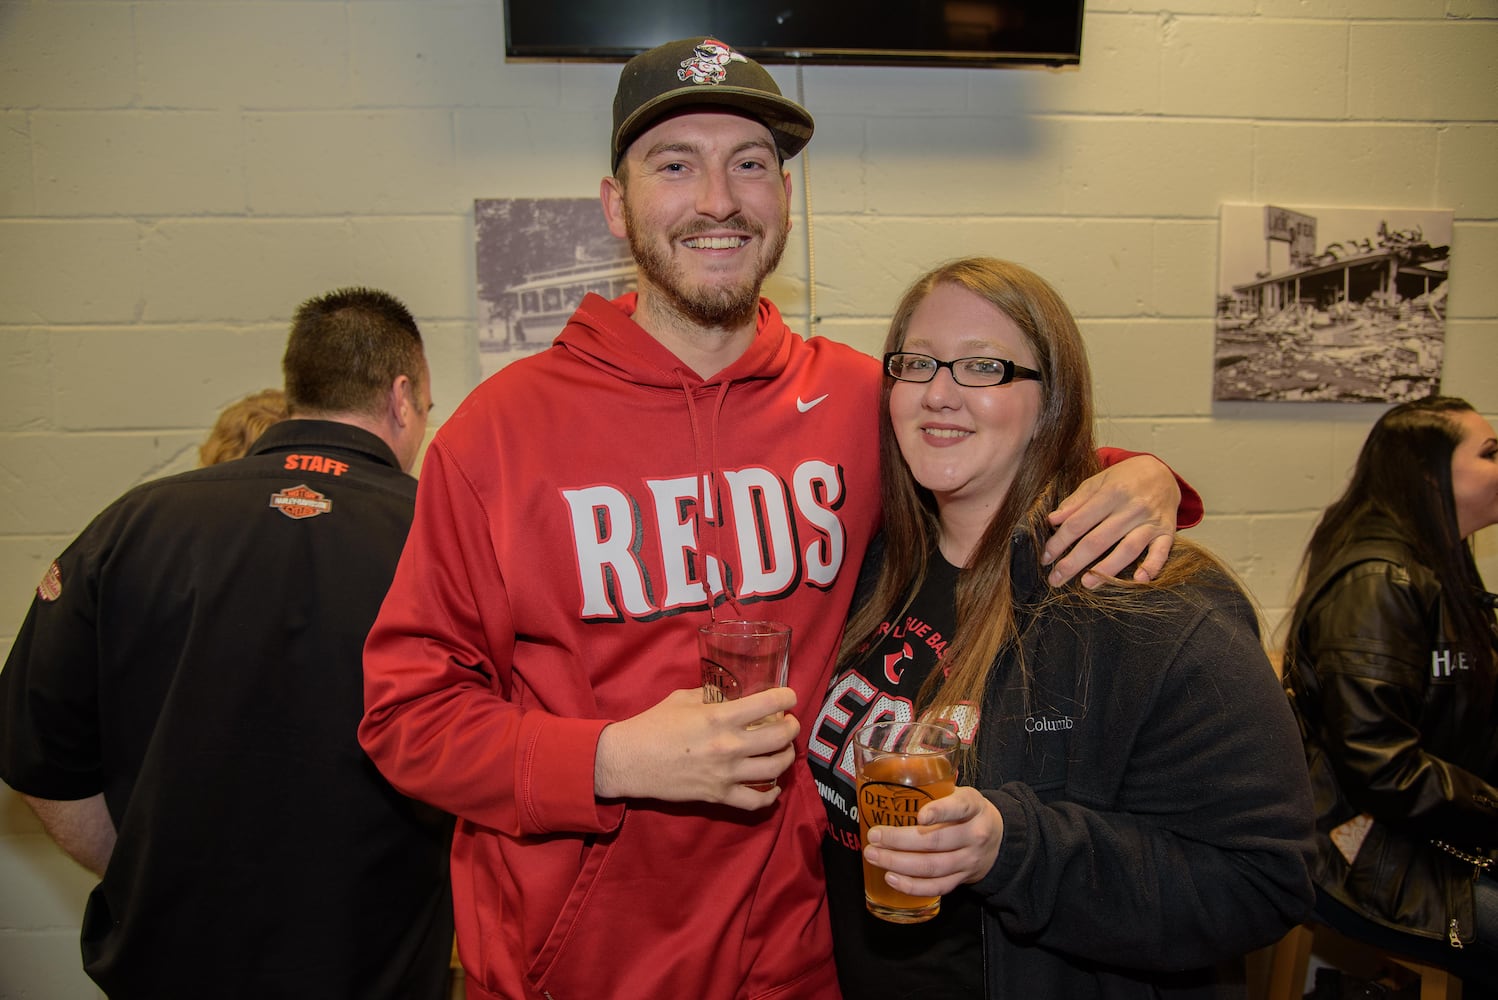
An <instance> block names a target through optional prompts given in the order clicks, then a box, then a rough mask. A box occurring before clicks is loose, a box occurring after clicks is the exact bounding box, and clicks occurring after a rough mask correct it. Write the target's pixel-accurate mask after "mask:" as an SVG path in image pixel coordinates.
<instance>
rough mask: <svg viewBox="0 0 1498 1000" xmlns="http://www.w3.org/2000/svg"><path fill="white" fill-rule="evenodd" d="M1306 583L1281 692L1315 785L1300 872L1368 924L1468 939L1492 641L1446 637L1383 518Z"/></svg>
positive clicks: (1487, 807)
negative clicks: (1311, 857) (1309, 862)
mask: <svg viewBox="0 0 1498 1000" xmlns="http://www.w3.org/2000/svg"><path fill="white" fill-rule="evenodd" d="M1307 588H1308V589H1309V590H1310V591H1311V592H1312V593H1313V594H1314V595H1315V596H1314V598H1313V599H1312V600H1311V602H1310V603H1309V605H1308V606H1307V610H1306V612H1305V613H1304V614H1303V615H1300V616H1297V617H1296V618H1295V620H1294V621H1292V623H1291V635H1292V636H1294V638H1295V643H1294V648H1295V653H1294V662H1292V663H1288V664H1286V669H1285V688H1286V690H1287V692H1288V693H1289V696H1290V701H1291V705H1292V708H1293V709H1294V711H1295V714H1296V715H1297V716H1298V718H1299V721H1300V725H1301V731H1302V737H1303V739H1304V741H1305V747H1306V760H1307V763H1308V765H1309V768H1310V773H1311V784H1312V792H1313V795H1314V797H1315V805H1316V842H1317V857H1316V862H1315V866H1314V870H1313V878H1314V880H1315V882H1316V884H1317V886H1319V887H1320V888H1321V889H1322V890H1323V891H1324V892H1326V893H1327V894H1328V895H1330V896H1332V897H1333V898H1335V899H1337V900H1338V901H1340V902H1341V903H1343V904H1345V905H1346V906H1348V907H1351V908H1352V909H1353V910H1355V911H1356V912H1358V913H1360V914H1362V915H1363V916H1364V917H1366V918H1367V919H1369V920H1371V921H1374V922H1376V923H1379V924H1383V925H1385V926H1388V927H1392V928H1395V929H1398V930H1401V931H1405V932H1407V933H1410V934H1415V935H1419V936H1422V937H1431V938H1440V937H1445V938H1447V939H1448V940H1450V941H1451V942H1452V943H1453V944H1456V943H1457V942H1463V943H1465V942H1469V941H1471V939H1472V933H1473V917H1472V907H1473V903H1472V884H1473V879H1474V876H1475V874H1476V873H1475V871H1474V868H1473V863H1472V861H1473V860H1476V861H1478V862H1479V863H1480V862H1481V860H1482V859H1483V858H1484V857H1490V856H1492V855H1493V853H1494V851H1495V849H1498V788H1495V787H1494V781H1495V779H1498V728H1495V721H1498V720H1495V718H1494V712H1493V704H1492V698H1491V692H1492V690H1493V681H1492V677H1491V673H1492V671H1493V669H1494V667H1493V663H1494V661H1493V655H1492V652H1491V650H1487V651H1484V650H1481V649H1478V648H1473V647H1472V646H1471V645H1470V643H1471V642H1472V641H1473V637H1468V639H1467V643H1468V645H1466V646H1464V645H1463V643H1462V641H1461V640H1459V639H1458V638H1457V636H1456V635H1455V634H1454V630H1453V628H1452V627H1451V623H1450V622H1449V621H1448V617H1447V607H1446V601H1445V597H1444V595H1443V593H1442V589H1441V585H1440V583H1439V582H1438V581H1437V580H1436V577H1435V574H1434V573H1432V572H1431V571H1430V570H1429V569H1428V568H1427V567H1425V566H1423V565H1421V564H1420V563H1419V562H1418V561H1417V560H1416V559H1415V557H1414V553H1413V552H1412V551H1411V549H1410V547H1409V546H1408V545H1407V544H1406V542H1405V541H1404V540H1403V537H1402V535H1401V533H1400V531H1399V530H1398V529H1397V528H1396V527H1395V526H1394V525H1393V524H1392V523H1391V522H1389V521H1388V520H1386V519H1384V518H1381V517H1370V518H1369V519H1368V523H1367V526H1366V529H1365V530H1364V531H1363V532H1361V534H1360V539H1359V540H1358V541H1356V542H1354V543H1353V544H1352V545H1349V546H1348V547H1347V548H1346V549H1345V550H1344V551H1343V552H1342V553H1341V554H1339V556H1338V558H1337V559H1336V560H1335V561H1334V562H1333V563H1332V564H1331V565H1329V566H1328V567H1326V568H1325V569H1324V570H1322V571H1321V572H1319V573H1318V574H1316V576H1315V578H1314V579H1312V580H1310V581H1308V583H1307ZM1476 641H1477V642H1484V641H1486V642H1488V643H1491V642H1492V641H1493V640H1492V637H1491V636H1485V637H1476ZM1479 671H1486V672H1487V673H1488V675H1489V676H1488V678H1487V680H1486V683H1485V684H1484V682H1483V678H1482V675H1481V674H1480V673H1479ZM1481 690H1486V691H1487V692H1489V695H1488V697H1487V699H1486V701H1487V703H1486V704H1483V703H1482V701H1483V699H1480V698H1476V697H1473V695H1474V692H1475V691H1481ZM1360 817H1367V818H1371V820H1372V822H1371V824H1370V823H1368V822H1367V819H1360ZM1361 827H1366V833H1365V834H1363V836H1362V839H1361V842H1360V843H1359V840H1358V830H1359V828H1361ZM1333 831H1339V832H1338V834H1337V835H1336V841H1338V842H1340V843H1341V845H1342V846H1341V848H1340V849H1339V847H1338V844H1337V842H1334V840H1333ZM1442 844H1444V845H1449V848H1448V849H1443V848H1442V847H1441V846H1440V845H1442ZM1344 851H1345V852H1346V853H1345V854H1344ZM1347 854H1351V855H1352V860H1350V861H1349V860H1348V857H1347ZM1464 857H1465V858H1467V859H1470V860H1464V859H1463V858H1464Z"/></svg>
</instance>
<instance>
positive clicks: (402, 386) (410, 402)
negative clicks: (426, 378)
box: [389, 375, 416, 427]
mask: <svg viewBox="0 0 1498 1000" xmlns="http://www.w3.org/2000/svg"><path fill="white" fill-rule="evenodd" d="M389 408H390V419H391V421H392V422H393V423H394V425H395V426H396V427H405V426H406V425H407V424H409V423H410V422H411V421H412V420H413V419H415V417H416V386H415V385H414V384H412V382H411V376H409V375H397V376H395V381H394V382H391V383H390V401H389Z"/></svg>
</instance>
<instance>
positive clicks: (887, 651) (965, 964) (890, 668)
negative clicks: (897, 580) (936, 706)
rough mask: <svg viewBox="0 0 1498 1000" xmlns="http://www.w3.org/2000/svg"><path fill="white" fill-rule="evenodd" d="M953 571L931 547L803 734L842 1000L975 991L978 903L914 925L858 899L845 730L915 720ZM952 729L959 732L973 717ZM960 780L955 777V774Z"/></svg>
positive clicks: (961, 896)
mask: <svg viewBox="0 0 1498 1000" xmlns="http://www.w3.org/2000/svg"><path fill="white" fill-rule="evenodd" d="M957 573H958V570H957V567H955V566H953V565H951V564H950V563H948V562H947V561H946V560H945V559H943V558H942V557H941V555H940V553H933V554H932V558H931V562H930V567H929V569H928V571H927V575H926V582H925V585H924V586H923V587H922V588H921V590H920V592H919V593H918V594H916V597H915V600H914V601H913V602H912V603H911V606H910V608H909V609H908V610H906V611H905V612H904V613H903V614H902V615H900V616H899V620H898V621H895V622H886V623H885V624H884V626H883V630H882V633H881V635H880V636H879V637H878V638H877V639H875V640H874V641H873V642H872V643H871V644H870V646H869V648H868V650H867V651H866V653H865V655H864V656H863V657H862V658H861V659H860V660H859V661H858V662H856V663H854V664H853V665H852V666H850V667H848V668H847V669H845V670H842V671H840V672H839V673H838V674H837V676H836V677H834V678H833V681H832V687H831V688H830V689H829V690H828V692H827V697H826V700H825V701H824V702H823V705H822V710H821V712H819V713H818V715H817V720H816V724H815V726H814V728H813V730H812V733H811V740H810V746H809V749H808V754H807V759H808V761H809V763H810V764H811V771H812V775H813V777H814V778H815V779H816V782H817V789H818V791H819V792H820V793H821V795H822V804H823V805H824V806H826V808H827V836H826V838H825V839H824V840H823V842H822V858H823V861H824V863H825V866H826V870H827V895H828V900H829V904H830V912H831V915H832V936H833V943H834V946H835V948H836V952H837V967H838V978H839V979H840V980H841V982H842V990H843V995H844V996H845V997H846V998H847V1000H865V998H869V1000H872V998H880V1000H884V998H904V1000H959V998H981V997H982V996H983V958H982V936H981V931H980V927H981V921H982V914H981V911H980V907H979V903H978V901H977V899H976V898H974V897H973V896H972V895H971V894H970V893H969V892H968V891H967V890H966V889H965V888H961V887H959V888H958V889H957V890H955V891H954V892H952V893H950V894H948V895H946V896H944V897H942V901H941V912H939V913H938V914H937V915H936V916H935V917H934V918H932V919H931V920H928V921H927V922H925V923H921V924H892V923H889V922H887V921H884V920H880V919H879V918H878V917H876V916H874V915H873V914H871V913H869V912H868V910H867V909H865V907H864V902H863V862H862V856H861V855H860V853H859V843H858V813H857V809H856V803H857V794H856V789H855V787H854V776H853V733H854V732H855V731H857V730H858V729H859V728H860V727H861V726H864V725H867V724H869V723H872V722H879V721H882V720H885V719H903V720H912V721H913V720H914V719H915V707H914V705H915V698H916V694H917V693H918V692H919V691H920V689H921V685H922V684H923V683H925V680H926V677H927V676H928V675H929V674H930V673H931V671H932V670H933V669H935V668H936V667H937V665H938V663H939V662H940V660H941V657H942V654H943V652H944V651H945V650H946V646H947V643H948V642H949V641H950V638H951V635H952V632H953V629H954V627H955V624H956V617H957V612H956V607H955V595H956V589H957ZM962 722H963V725H962V726H961V727H960V728H961V729H962V731H963V733H964V734H965V735H967V738H971V736H970V734H971V733H973V732H975V731H976V728H977V713H976V711H974V712H973V713H972V716H971V718H970V719H968V718H964V719H963V720H962ZM957 777H958V782H959V783H965V782H964V781H963V775H961V774H959V775H958V776H957Z"/></svg>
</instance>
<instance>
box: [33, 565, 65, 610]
mask: <svg viewBox="0 0 1498 1000" xmlns="http://www.w3.org/2000/svg"><path fill="white" fill-rule="evenodd" d="M36 596H37V597H40V598H41V599H42V600H44V601H55V600H57V599H58V598H59V597H61V596H62V567H61V566H59V565H57V562H56V560H53V562H52V565H51V566H48V567H47V572H46V574H45V575H44V576H43V577H42V582H41V583H39V584H37V585H36Z"/></svg>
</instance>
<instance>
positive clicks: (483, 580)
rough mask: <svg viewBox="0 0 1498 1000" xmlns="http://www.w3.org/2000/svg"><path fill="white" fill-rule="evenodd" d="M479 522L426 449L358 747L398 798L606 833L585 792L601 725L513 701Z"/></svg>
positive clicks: (495, 583)
mask: <svg viewBox="0 0 1498 1000" xmlns="http://www.w3.org/2000/svg"><path fill="white" fill-rule="evenodd" d="M486 523H487V522H486V520H485V517H484V512H483V508H482V506H481V505H480V503H479V502H478V500H477V498H476V497H475V496H474V493H473V491H472V489H471V487H470V485H469V483H468V481H467V479H466V478H465V477H464V476H463V475H462V473H461V472H460V471H458V470H455V469H453V468H452V467H451V465H450V464H449V463H447V462H445V461H444V456H443V453H442V451H441V449H440V448H439V447H438V446H437V445H436V444H435V443H434V444H433V446H432V447H430V448H428V449H427V457H426V459H425V460H424V461H423V463H422V470H421V480H420V485H419V486H418V487H417V502H416V518H415V521H414V522H413V524H412V526H411V534H410V536H409V538H408V539H407V542H406V547H405V549H404V550H403V552H402V554H401V560H400V565H399V566H398V568H397V569H396V572H395V579H394V581H393V582H392V583H391V586H390V590H389V592H388V593H387V594H386V596H385V602H384V604H383V605H382V606H381V608H380V614H379V616H378V617H377V618H376V619H375V623H374V627H373V628H372V629H371V630H370V633H369V637H368V638H367V639H366V641H365V645H364V719H363V721H361V722H360V724H359V742H360V744H361V745H362V746H363V747H364V750H365V752H366V753H367V754H369V757H370V759H371V760H373V761H374V763H375V765H376V766H377V767H378V768H379V769H380V772H381V773H382V774H384V775H385V777H386V778H387V779H388V780H389V781H390V783H391V784H392V785H394V786H395V787H396V788H398V789H400V790H401V791H402V792H404V793H405V794H407V795H409V796H411V797H412V798H415V799H420V800H421V801H423V802H427V803H430V804H431V805H434V806H436V807H438V808H439V809H443V810H445V811H447V812H450V813H453V814H454V815H457V816H461V817H463V818H465V819H469V820H472V821H474V822H476V823H479V824H482V825H483V826H487V827H490V828H492V829H496V830H502V831H505V832H508V833H513V834H526V833H550V832H558V831H573V832H579V831H580V832H602V831H606V830H609V829H612V828H613V827H614V826H615V825H617V824H618V822H619V820H620V818H621V816H622V807H620V806H617V805H610V806H600V805H599V804H598V802H597V799H596V797H595V796H594V792H593V766H594V757H595V755H596V753H597V746H598V735H599V733H600V732H602V731H603V727H604V726H606V725H607V724H608V720H600V719H578V718H566V717H562V716H558V715H554V714H552V713H550V712H545V711H541V710H538V709H535V708H531V707H524V706H522V705H520V704H517V703H516V702H515V701H513V700H512V699H511V692H510V690H509V689H510V683H509V680H510V668H511V655H512V652H513V650H514V646H515V633H514V626H513V623H512V621H511V617H510V613H509V607H510V603H509V597H508V592H507V590H506V587H505V582H504V579H503V577H502V575H501V573H500V570H499V567H498V565H497V564H496V561H495V559H494V550H493V548H492V546H491V545H490V544H489V539H488V538H487V536H486V533H485V526H486Z"/></svg>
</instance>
